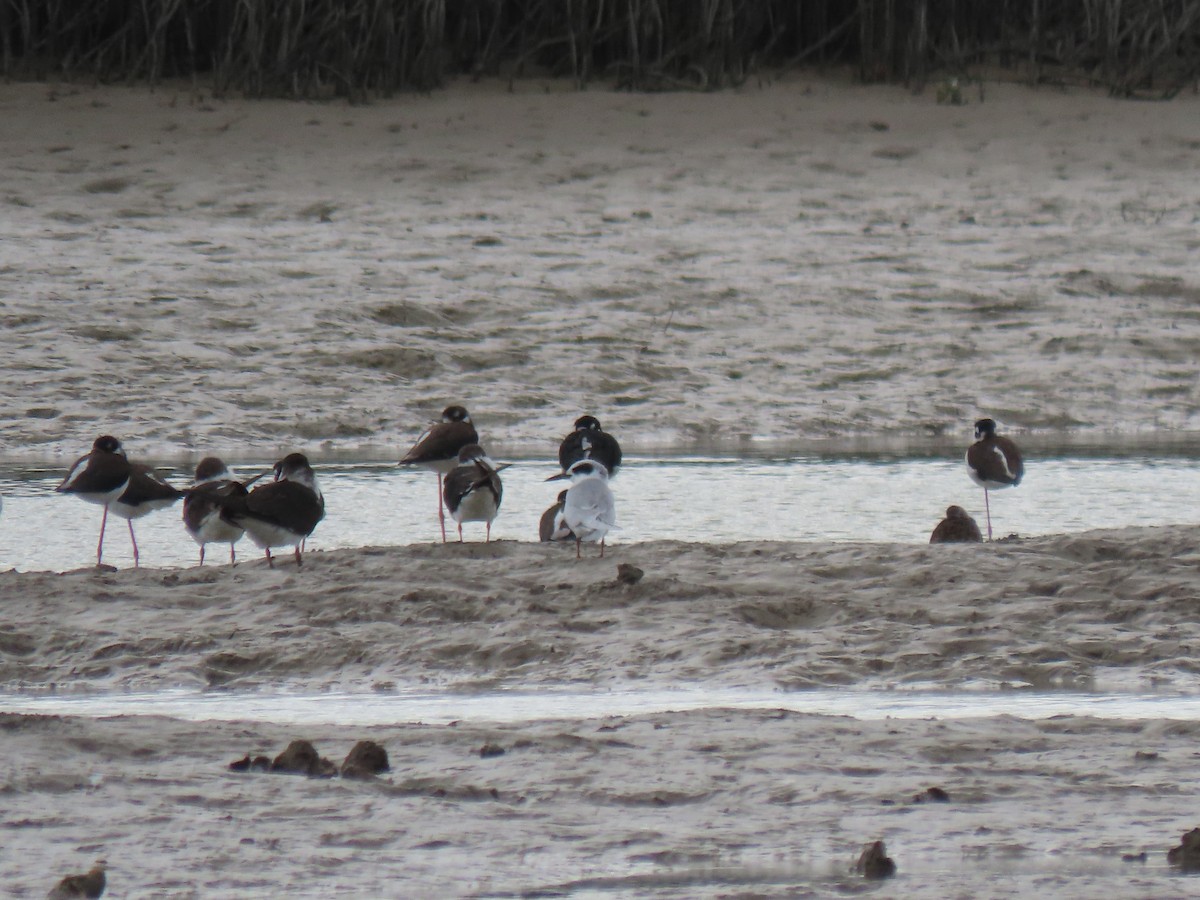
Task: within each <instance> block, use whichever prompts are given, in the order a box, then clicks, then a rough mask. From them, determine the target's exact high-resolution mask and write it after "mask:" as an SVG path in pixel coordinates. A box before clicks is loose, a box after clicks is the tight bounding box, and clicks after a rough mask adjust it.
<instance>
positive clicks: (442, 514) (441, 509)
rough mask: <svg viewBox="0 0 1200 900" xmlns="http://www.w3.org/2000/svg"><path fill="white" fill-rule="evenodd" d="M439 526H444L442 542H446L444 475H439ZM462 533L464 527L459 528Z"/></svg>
mask: <svg viewBox="0 0 1200 900" xmlns="http://www.w3.org/2000/svg"><path fill="white" fill-rule="evenodd" d="M438 524H440V526H442V542H443V544H445V542H446V511H445V508H444V505H443V503H442V473H440V472H439V473H438ZM458 530H460V532H462V527H461V526H460V528H458Z"/></svg>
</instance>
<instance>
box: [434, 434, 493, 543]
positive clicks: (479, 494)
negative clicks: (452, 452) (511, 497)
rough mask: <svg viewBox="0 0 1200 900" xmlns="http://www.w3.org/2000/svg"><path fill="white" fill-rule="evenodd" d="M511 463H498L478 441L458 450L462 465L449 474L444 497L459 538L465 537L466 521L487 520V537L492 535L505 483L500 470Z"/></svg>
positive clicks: (459, 462)
mask: <svg viewBox="0 0 1200 900" xmlns="http://www.w3.org/2000/svg"><path fill="white" fill-rule="evenodd" d="M506 468H508V467H507V466H503V465H501V466H498V465H496V464H495V463H494V462H492V461H491V459H489V458H488V455H487V453H486V452H484V449H483V448H482V447H480V446H479V445H478V444H467V446H465V447H463V448H462V449H461V450H460V451H458V465H457V466H455V467H454V469H452V470H451V471H450V472H449V473H448V474H447V475H446V482H445V490H444V496H443V499H444V500H445V501H446V508H447V509H449V510H450V515H451V516H453V517H454V521H455V522H457V523H458V542H459V543H460V544H461V543H462V539H463V530H462V527H463V522H486V523H487V538H486V540H487V541H489V542H490V541H491V539H492V520H493V519H495V518H496V515H497V514H498V513H499V512H500V501H501V499H502V498H503V497H504V486H503V485H502V484H501V483H500V475H499V474H498V473H499V472H500V471H501V470H502V469H506Z"/></svg>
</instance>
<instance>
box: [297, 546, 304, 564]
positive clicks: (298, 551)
mask: <svg viewBox="0 0 1200 900" xmlns="http://www.w3.org/2000/svg"><path fill="white" fill-rule="evenodd" d="M302 543H304V542H303V541H301V542H300V544H302ZM300 544H297V545H296V568H297V569H298V568H300V567H301V566H302V565H304V563H302V562H301V561H300Z"/></svg>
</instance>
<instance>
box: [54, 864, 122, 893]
mask: <svg viewBox="0 0 1200 900" xmlns="http://www.w3.org/2000/svg"><path fill="white" fill-rule="evenodd" d="M106 866H107V863H106V862H105V861H104V860H102V859H98V860H96V865H94V866H92V869H91V871H90V872H88V873H87V874H85V875H68V876H66V877H65V878H63V879H62V880H61V881H59V883H58V884H56V885H55V886H54V888H53V889H52V890H51V891H50V893H49V894H47V895H46V898H47V900H71V898H77V897H86V898H88V900H96V898H98V897H101V896H103V895H104V888H105V887H106V886H107V884H108V879H107V878H106V877H105V875H104V870H105V868H106Z"/></svg>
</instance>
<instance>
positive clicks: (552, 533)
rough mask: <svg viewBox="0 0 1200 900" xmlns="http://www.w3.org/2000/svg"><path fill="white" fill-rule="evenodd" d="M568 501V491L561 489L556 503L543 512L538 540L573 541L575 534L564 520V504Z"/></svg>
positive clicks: (539, 522) (539, 523)
mask: <svg viewBox="0 0 1200 900" xmlns="http://www.w3.org/2000/svg"><path fill="white" fill-rule="evenodd" d="M566 502H567V492H566V491H559V492H558V499H557V500H555V501H554V505H553V506H551V507H550V508H549V509H547V510H546V511H545V512H544V513H542V518H541V519H540V520H539V521H538V540H540V541H573V540H575V535H573V534H572V533H571V529H570V528H568V527H567V523H566V522H564V521H563V506H564V505H565V504H566Z"/></svg>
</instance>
